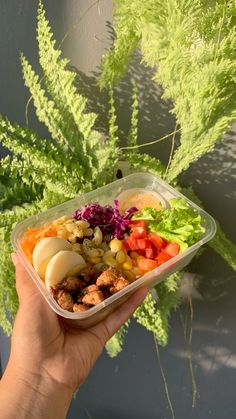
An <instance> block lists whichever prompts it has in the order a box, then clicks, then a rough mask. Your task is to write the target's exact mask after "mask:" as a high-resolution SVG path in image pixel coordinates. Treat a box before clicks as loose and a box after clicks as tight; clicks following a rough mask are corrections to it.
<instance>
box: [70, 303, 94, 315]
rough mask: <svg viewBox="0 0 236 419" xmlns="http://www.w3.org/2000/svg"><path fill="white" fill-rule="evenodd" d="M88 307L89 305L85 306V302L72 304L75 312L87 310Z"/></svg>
mask: <svg viewBox="0 0 236 419" xmlns="http://www.w3.org/2000/svg"><path fill="white" fill-rule="evenodd" d="M89 309H90V306H87V305H85V304H74V305H73V311H74V312H75V313H82V312H83V311H87V310H89Z"/></svg>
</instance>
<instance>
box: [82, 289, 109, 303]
mask: <svg viewBox="0 0 236 419" xmlns="http://www.w3.org/2000/svg"><path fill="white" fill-rule="evenodd" d="M102 301H104V297H103V293H102V291H96V290H95V291H91V292H88V293H87V294H85V295H84V296H83V297H82V302H83V303H84V304H88V305H93V306H95V305H97V304H99V303H101V302H102Z"/></svg>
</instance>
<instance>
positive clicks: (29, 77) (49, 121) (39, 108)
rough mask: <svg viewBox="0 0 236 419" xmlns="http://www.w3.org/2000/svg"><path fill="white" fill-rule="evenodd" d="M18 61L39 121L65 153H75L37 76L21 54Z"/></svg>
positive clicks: (65, 129) (63, 122)
mask: <svg viewBox="0 0 236 419" xmlns="http://www.w3.org/2000/svg"><path fill="white" fill-rule="evenodd" d="M20 59H21V65H22V72H23V78H24V81H25V85H26V86H27V87H28V88H29V90H30V93H31V95H32V97H33V101H34V105H35V108H36V115H37V117H38V119H39V121H41V122H43V123H44V124H45V125H46V126H47V128H48V130H49V132H50V134H51V135H52V138H53V139H54V140H55V141H56V142H57V143H58V144H59V145H60V147H61V148H62V150H63V151H64V152H65V153H66V152H69V151H70V152H72V153H73V152H75V149H74V147H73V148H72V149H71V145H70V144H69V142H68V140H67V136H70V134H69V130H68V127H67V124H66V122H65V121H64V120H63V118H62V116H61V115H60V112H59V110H58V109H57V108H56V106H55V103H54V102H53V101H52V100H49V99H48V98H47V96H46V92H45V91H44V90H43V89H42V87H41V84H40V81H39V77H38V75H37V74H36V73H35V72H34V70H33V69H32V67H31V65H30V64H29V62H28V61H27V59H26V58H25V57H24V55H23V54H21V57H20Z"/></svg>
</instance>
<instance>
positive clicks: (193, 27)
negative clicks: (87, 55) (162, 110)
mask: <svg viewBox="0 0 236 419" xmlns="http://www.w3.org/2000/svg"><path fill="white" fill-rule="evenodd" d="M115 4H116V18H115V29H116V35H117V36H116V39H115V41H114V46H113V48H112V50H111V51H110V52H108V54H107V57H105V58H104V61H103V72H102V75H101V84H103V85H104V84H105V81H106V83H108V82H113V81H114V80H116V79H118V78H119V77H120V76H121V72H123V71H124V70H125V67H126V64H127V62H128V60H129V52H128V47H127V48H124V50H123V51H122V43H121V40H123V42H124V36H126V41H125V42H126V44H129V48H131V49H132V47H133V40H134V38H136V39H140V48H141V52H142V56H143V61H144V62H145V64H146V65H147V66H149V67H151V68H155V76H154V79H155V80H156V81H157V82H158V83H159V84H161V85H162V87H163V88H164V95H163V97H166V98H168V99H171V100H172V102H173V109H172V112H173V113H175V115H176V120H177V123H178V124H179V125H180V127H181V138H180V146H179V147H178V148H177V149H176V151H175V153H174V156H173V159H172V161H171V164H170V165H169V167H168V171H167V175H166V178H167V180H168V181H169V182H173V181H174V180H175V179H176V178H177V176H179V174H180V173H181V172H182V171H183V170H186V169H187V168H188V167H189V165H190V164H191V163H192V162H194V161H196V160H197V159H199V158H200V157H201V156H202V155H203V154H205V153H207V152H209V151H211V150H212V149H213V147H214V145H215V143H216V142H217V141H219V140H221V139H222V138H223V135H224V133H225V132H226V131H227V130H228V129H229V127H230V126H231V125H232V123H233V122H234V120H235V119H236V105H235V103H236V89H235V83H236V82H235V80H236V23H235V10H236V7H235V3H234V2H233V1H232V2H223V1H222V2H221V1H220V2H199V1H198V0H193V1H189V0H187V1H183V0H167V1H166V2H164V3H163V2H161V1H160V0H147V1H145V2H143V1H141V0H134V1H132V2H129V1H128V0H123V1H119V0H118V1H115ZM129 27H130V28H131V29H132V31H133V32H134V34H133V33H132V34H129V29H127V28H129ZM136 45H137V43H136ZM120 54H122V60H121V61H122V66H121V67H118V68H117V69H116V65H115V64H116V62H117V60H119V56H120ZM124 63H125V65H124Z"/></svg>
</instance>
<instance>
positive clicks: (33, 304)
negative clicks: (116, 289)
mask: <svg viewBox="0 0 236 419" xmlns="http://www.w3.org/2000/svg"><path fill="white" fill-rule="evenodd" d="M16 286H17V292H18V296H19V301H20V309H19V311H18V313H17V316H16V321H15V325H14V331H13V336H12V351H11V356H13V358H15V360H16V365H17V366H18V367H20V369H21V370H23V371H24V370H26V371H27V372H30V373H32V374H39V371H38V370H37V365H39V366H40V367H41V371H40V373H41V374H44V375H45V376H49V377H50V378H52V379H53V380H54V381H55V382H57V383H59V384H62V385H64V386H66V387H69V388H70V389H72V390H73V391H74V390H75V389H76V388H77V387H78V386H79V384H81V383H82V382H83V381H84V379H85V378H86V376H87V375H88V373H89V371H90V370H91V367H92V366H93V364H94V362H95V361H96V359H97V357H98V356H99V355H100V353H101V351H102V348H103V346H104V344H105V343H106V341H107V340H108V339H109V338H110V337H111V336H112V335H113V334H114V333H115V332H116V330H118V329H119V328H120V326H121V325H122V324H123V323H124V322H125V321H126V320H127V319H128V317H129V316H130V315H131V314H132V312H133V311H134V310H135V308H136V307H137V306H138V304H140V303H141V301H142V300H143V298H144V297H145V295H146V293H147V289H142V290H139V291H137V292H136V293H135V294H134V295H133V296H132V297H131V298H130V299H129V300H128V301H127V302H125V303H124V304H123V305H122V306H120V307H119V308H118V309H117V310H115V311H114V312H113V313H112V314H111V315H110V316H109V317H107V318H106V319H105V320H104V321H102V322H100V323H98V324H97V325H95V326H92V327H90V328H89V329H86V330H80V329H78V328H74V327H71V326H68V323H67V324H66V323H65V322H64V321H63V319H62V318H61V317H59V316H57V314H56V313H54V312H53V311H52V310H51V308H50V307H49V305H48V304H47V302H46V301H45V300H44V298H43V297H42V295H41V294H40V292H39V291H38V289H37V288H36V286H35V285H34V283H33V281H32V280H31V278H30V277H29V275H28V273H27V272H26V270H25V269H24V267H23V265H22V264H20V262H19V261H17V263H16Z"/></svg>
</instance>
